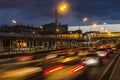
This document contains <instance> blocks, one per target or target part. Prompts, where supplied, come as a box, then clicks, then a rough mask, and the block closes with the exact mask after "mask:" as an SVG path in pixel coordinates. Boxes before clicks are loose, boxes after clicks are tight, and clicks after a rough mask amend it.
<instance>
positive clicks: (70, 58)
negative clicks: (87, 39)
mask: <svg viewBox="0 0 120 80" xmlns="http://www.w3.org/2000/svg"><path fill="white" fill-rule="evenodd" d="M118 54H119V50H117V49H116V48H115V47H114V48H111V47H75V48H70V49H61V50H56V51H52V52H48V53H45V54H44V55H43V54H42V56H41V55H37V56H35V55H22V56H16V57H13V58H8V59H1V61H0V64H1V65H0V80H100V79H101V77H102V76H103V75H104V74H105V72H106V70H108V67H109V66H110V65H111V64H112V62H113V61H114V59H115V58H116V56H117V55H118Z"/></svg>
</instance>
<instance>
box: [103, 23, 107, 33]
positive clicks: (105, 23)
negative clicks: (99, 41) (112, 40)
mask: <svg viewBox="0 0 120 80" xmlns="http://www.w3.org/2000/svg"><path fill="white" fill-rule="evenodd" d="M106 24H107V23H103V25H104V32H105V25H106Z"/></svg>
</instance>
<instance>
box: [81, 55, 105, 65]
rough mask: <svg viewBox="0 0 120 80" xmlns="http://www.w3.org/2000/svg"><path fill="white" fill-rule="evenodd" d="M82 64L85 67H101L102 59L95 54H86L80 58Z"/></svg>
mask: <svg viewBox="0 0 120 80" xmlns="http://www.w3.org/2000/svg"><path fill="white" fill-rule="evenodd" d="M80 58H81V61H82V63H84V64H85V65H87V66H101V65H102V64H103V63H102V59H101V58H100V57H99V56H98V55H97V54H96V53H88V54H86V55H84V56H80Z"/></svg>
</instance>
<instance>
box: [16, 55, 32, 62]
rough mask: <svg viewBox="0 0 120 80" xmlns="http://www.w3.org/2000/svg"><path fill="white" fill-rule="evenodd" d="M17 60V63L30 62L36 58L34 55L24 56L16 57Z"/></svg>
mask: <svg viewBox="0 0 120 80" xmlns="http://www.w3.org/2000/svg"><path fill="white" fill-rule="evenodd" d="M15 58H16V59H17V61H28V60H32V59H33V58H34V56H33V55H23V56H16V57H15Z"/></svg>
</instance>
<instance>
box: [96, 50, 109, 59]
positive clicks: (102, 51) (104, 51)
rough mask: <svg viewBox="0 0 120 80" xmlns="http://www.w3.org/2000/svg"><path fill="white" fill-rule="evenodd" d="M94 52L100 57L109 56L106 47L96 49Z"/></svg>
mask: <svg viewBox="0 0 120 80" xmlns="http://www.w3.org/2000/svg"><path fill="white" fill-rule="evenodd" d="M96 53H97V54H98V56H99V57H101V58H109V56H110V53H109V51H108V49H107V48H101V49H97V51H96Z"/></svg>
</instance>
